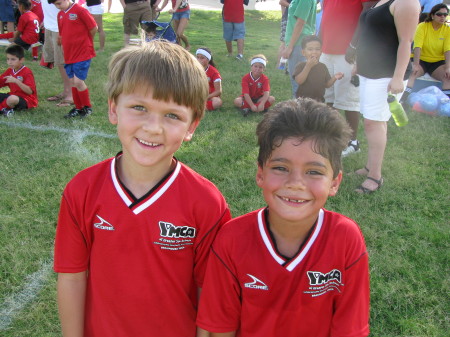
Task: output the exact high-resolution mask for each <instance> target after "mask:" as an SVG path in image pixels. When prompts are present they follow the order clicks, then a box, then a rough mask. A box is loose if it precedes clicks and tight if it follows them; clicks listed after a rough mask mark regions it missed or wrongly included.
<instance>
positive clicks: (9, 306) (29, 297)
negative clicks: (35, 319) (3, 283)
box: [0, 260, 53, 331]
mask: <svg viewBox="0 0 450 337" xmlns="http://www.w3.org/2000/svg"><path fill="white" fill-rule="evenodd" d="M52 265H53V260H46V261H44V262H43V263H42V265H41V268H40V269H39V270H38V271H37V272H35V273H33V274H31V275H28V276H27V278H26V282H25V285H24V287H23V289H22V290H21V291H20V292H18V293H14V294H11V295H9V296H8V297H7V298H6V299H5V301H4V302H3V303H2V305H1V307H0V331H2V330H5V329H7V328H8V327H9V326H10V325H11V323H12V322H13V321H14V319H15V318H16V316H17V315H18V314H20V312H21V311H22V310H23V308H24V307H25V306H26V305H27V304H28V303H30V302H31V301H33V300H34V298H35V297H36V296H37V295H38V294H39V292H40V291H41V289H42V288H43V287H44V285H45V283H46V281H47V279H48V277H49V275H50V274H51V271H52Z"/></svg>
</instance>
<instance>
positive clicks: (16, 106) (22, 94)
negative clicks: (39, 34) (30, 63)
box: [0, 44, 38, 117]
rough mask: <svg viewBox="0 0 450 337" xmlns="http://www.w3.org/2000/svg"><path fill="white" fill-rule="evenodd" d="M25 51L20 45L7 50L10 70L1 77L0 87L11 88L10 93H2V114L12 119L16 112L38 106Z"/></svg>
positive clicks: (0, 102) (0, 101)
mask: <svg viewBox="0 0 450 337" xmlns="http://www.w3.org/2000/svg"><path fill="white" fill-rule="evenodd" d="M24 61H25V51H24V50H23V48H22V47H21V46H19V45H16V44H14V45H12V46H9V47H8V48H6V63H7V64H8V67H9V68H8V69H7V70H6V71H5V72H4V73H3V74H2V75H0V87H6V86H7V87H9V93H7V94H4V93H0V114H2V115H3V116H6V117H10V116H12V115H13V114H14V110H23V109H31V108H34V107H36V106H37V105H38V98H37V92H36V83H35V81H34V75H33V72H32V71H31V69H30V68H28V67H26V66H25V65H24V64H23V62H24Z"/></svg>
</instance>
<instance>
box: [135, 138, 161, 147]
mask: <svg viewBox="0 0 450 337" xmlns="http://www.w3.org/2000/svg"><path fill="white" fill-rule="evenodd" d="M139 142H140V143H142V144H144V145H147V146H157V145H158V144H157V143H149V142H146V141H145V140H142V139H139Z"/></svg>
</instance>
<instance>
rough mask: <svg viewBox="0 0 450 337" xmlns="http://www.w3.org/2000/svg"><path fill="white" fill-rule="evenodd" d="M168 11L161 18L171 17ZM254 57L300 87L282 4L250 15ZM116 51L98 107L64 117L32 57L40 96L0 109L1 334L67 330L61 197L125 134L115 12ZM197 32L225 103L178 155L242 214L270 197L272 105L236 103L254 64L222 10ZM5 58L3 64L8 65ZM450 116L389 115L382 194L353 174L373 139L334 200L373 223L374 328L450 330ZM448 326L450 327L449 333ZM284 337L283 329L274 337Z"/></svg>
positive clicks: (99, 75)
mask: <svg viewBox="0 0 450 337" xmlns="http://www.w3.org/2000/svg"><path fill="white" fill-rule="evenodd" d="M165 15H167V14H163V16H162V17H161V20H162V21H164V20H167V21H168V17H166V16H165ZM246 15H247V16H246V22H247V31H248V33H247V38H246V46H245V56H246V58H247V57H250V56H251V55H252V54H257V53H261V52H262V53H264V54H265V55H266V56H267V57H268V59H269V64H268V67H267V71H266V74H267V75H268V76H269V78H270V79H271V86H272V94H273V95H274V96H275V97H276V99H277V101H281V100H286V99H288V98H289V96H290V84H289V80H288V77H287V76H286V75H284V73H283V72H281V71H280V70H277V69H276V52H277V49H278V46H279V40H278V38H279V19H280V17H279V13H278V12H256V11H249V12H247V14H246ZM105 26H106V27H105V28H106V33H107V45H106V51H105V52H103V53H101V54H99V55H98V56H97V57H96V58H95V59H94V60H93V64H92V68H91V71H90V74H89V77H88V80H87V84H88V86H89V88H90V92H91V99H92V101H93V110H94V114H93V115H92V116H90V117H89V118H87V119H85V120H65V119H63V118H62V116H63V115H64V114H65V113H66V112H67V111H68V109H67V108H57V107H55V105H54V104H53V103H49V102H47V101H46V100H45V98H46V97H48V96H50V95H53V94H56V93H58V92H59V90H60V88H61V84H60V80H59V75H58V73H57V71H56V70H52V71H50V70H45V69H43V68H40V67H39V66H38V65H37V64H35V63H32V62H30V61H29V56H28V62H27V65H28V66H30V67H31V68H32V69H33V71H34V73H35V76H36V80H37V84H38V93H39V97H40V105H39V107H38V108H36V109H34V110H32V111H27V112H20V113H17V114H16V115H15V116H14V117H13V118H9V119H6V118H2V119H0V148H1V149H2V160H0V186H1V192H0V336H2V337H13V336H14V337H17V336H21V337H22V336H59V335H60V332H59V323H58V318H57V308H56V300H55V280H56V277H55V275H54V274H53V273H52V271H51V262H52V248H53V238H54V232H55V225H56V218H57V213H58V207H59V199H60V196H61V192H62V190H63V188H64V186H65V184H66V183H67V182H68V181H69V180H70V179H71V177H72V176H73V175H74V174H75V173H76V172H77V171H79V170H81V169H83V168H85V167H87V166H90V165H92V164H94V163H96V162H98V161H100V160H102V159H104V158H107V157H110V156H113V155H115V154H116V153H117V152H118V151H119V150H120V144H119V142H118V141H117V139H115V138H114V133H115V129H114V127H113V126H112V125H110V124H109V123H108V120H107V116H106V112H107V100H106V96H105V94H104V85H105V82H106V77H107V70H106V69H107V63H108V60H109V58H110V56H111V54H112V53H114V52H115V51H117V50H119V49H120V48H121V46H122V24H121V15H120V14H107V15H105ZM187 35H188V37H189V39H190V41H191V44H192V51H195V50H196V48H197V47H199V46H208V47H209V48H211V49H212V51H213V54H214V59H215V61H216V64H217V68H218V69H219V71H220V72H221V74H222V78H223V88H224V94H223V99H224V102H225V104H224V106H223V108H222V109H220V110H219V111H215V112H209V113H207V115H206V117H205V119H204V120H203V121H202V123H201V124H200V127H199V128H198V129H197V132H196V134H195V136H194V138H193V141H191V142H190V143H186V144H185V145H183V147H182V148H181V150H180V151H179V152H178V153H177V157H178V158H179V159H180V160H182V161H183V162H185V163H186V164H188V165H189V166H191V167H192V168H194V169H195V170H196V171H198V172H200V173H201V174H203V175H204V176H206V177H207V178H209V179H210V180H212V181H213V182H214V183H215V184H216V185H217V186H218V187H219V188H220V190H221V191H222V192H223V194H224V195H225V197H226V199H227V201H228V203H229V205H230V207H231V210H232V213H233V215H234V216H238V215H241V214H243V213H246V212H248V211H251V210H254V209H256V208H259V207H262V206H263V205H264V201H263V199H262V197H261V194H260V192H259V190H258V188H257V187H256V185H255V183H254V174H255V171H256V165H255V162H256V153H257V148H256V137H255V127H256V124H257V123H258V121H260V120H261V115H256V114H253V115H251V116H249V117H248V118H243V117H242V116H241V115H240V114H239V112H238V111H237V110H236V109H235V108H233V106H232V102H233V99H234V98H235V97H236V96H237V95H239V94H240V80H241V77H242V76H243V75H244V74H245V73H246V72H248V71H249V64H248V62H239V61H237V60H235V59H234V58H227V57H226V49H225V45H224V43H223V40H222V28H221V17H220V12H207V11H194V12H193V14H192V17H191V23H190V26H189V28H188V30H187ZM5 69H6V65H5V63H4V62H2V63H1V64H0V70H1V71H4V70H5ZM449 126H450V123H449V119H448V118H434V117H430V116H427V115H423V114H418V113H411V114H410V124H409V125H408V126H406V127H403V128H398V127H396V126H395V124H394V123H393V121H391V122H389V130H388V133H389V134H388V147H387V151H386V156H385V164H384V172H383V174H384V178H385V185H384V186H383V188H382V189H381V190H380V191H379V192H377V193H375V194H373V195H364V196H361V195H358V194H356V193H354V192H353V190H354V189H355V187H356V186H357V185H358V184H360V183H361V182H362V179H361V178H360V177H357V176H355V175H352V174H349V173H350V172H353V171H354V170H355V169H358V168H360V167H362V166H363V165H364V163H365V158H366V151H365V149H366V148H367V146H366V142H365V138H364V135H363V131H362V125H361V128H360V136H359V139H360V140H361V143H362V149H363V150H362V153H360V154H357V155H355V156H353V157H350V158H346V159H345V160H344V169H345V178H344V181H343V183H342V185H341V189H340V191H339V193H338V195H337V196H336V197H334V198H332V199H330V200H329V202H328V204H327V208H328V209H330V210H335V211H338V212H341V213H343V214H345V215H347V216H349V217H351V218H354V219H355V220H356V221H357V222H358V223H359V224H360V226H361V228H362V231H363V232H364V235H365V238H366V242H367V246H368V250H369V254H370V271H371V331H372V336H447V335H448V331H449V328H450V327H449V316H448V314H449V290H450V289H449V263H448V262H449V221H448V218H449V212H448V210H449V206H450V205H449V193H448V191H449V166H450V165H449V164H450V158H449V146H448V142H449V135H450V133H449ZM445 331H447V333H446V332H445ZM274 337H281V336H274Z"/></svg>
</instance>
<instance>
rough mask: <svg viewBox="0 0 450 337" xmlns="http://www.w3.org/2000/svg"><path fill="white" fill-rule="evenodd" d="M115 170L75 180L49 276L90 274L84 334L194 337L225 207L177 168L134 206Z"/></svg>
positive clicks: (97, 168) (211, 190)
mask: <svg viewBox="0 0 450 337" xmlns="http://www.w3.org/2000/svg"><path fill="white" fill-rule="evenodd" d="M119 155H120V154H119ZM115 164H116V158H111V159H108V160H105V161H103V162H101V163H99V164H97V165H94V166H92V167H90V168H88V169H86V170H84V171H82V172H80V173H79V174H77V175H76V176H75V177H74V178H73V179H72V181H71V182H69V184H68V185H67V187H66V189H65V190H64V193H63V197H62V201H61V209H60V214H59V219H58V226H57V230H56V241H55V262H54V270H55V271H56V272H58V273H77V272H82V271H85V270H89V277H88V284H87V293H86V312H85V332H84V336H85V337H90V336H114V337H128V336H139V337H153V336H161V337H164V336H167V337H172V336H186V337H188V336H190V337H195V334H196V332H195V331H196V325H195V318H196V308H197V288H198V287H202V285H203V278H204V273H205V269H206V262H207V257H208V254H209V251H210V246H211V242H212V241H213V240H214V238H215V236H216V232H217V230H218V229H219V228H220V227H221V226H222V224H223V223H225V222H226V221H228V220H229V219H230V213H229V210H228V206H227V204H226V202H225V200H224V198H223V196H222V194H221V193H220V192H219V190H218V189H217V188H216V187H215V186H214V185H213V184H212V183H211V182H210V181H208V180H207V179H205V178H204V177H202V176H200V175H199V174H198V173H196V172H194V171H193V170H191V169H190V168H188V167H187V166H185V165H183V164H182V163H180V162H177V163H176V168H175V170H174V171H173V172H171V173H170V174H168V175H167V176H166V177H165V178H164V179H162V181H161V182H160V183H159V184H158V185H157V186H155V187H154V188H153V189H152V190H151V191H149V193H147V194H146V195H145V196H143V197H142V198H140V199H138V200H137V199H135V198H134V197H133V196H132V195H131V193H130V192H129V191H128V190H127V189H126V188H125V186H123V185H122V184H121V182H120V181H119V178H118V176H117V175H116V170H117V168H116V165H115Z"/></svg>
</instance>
